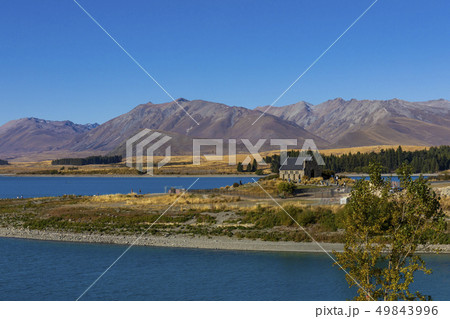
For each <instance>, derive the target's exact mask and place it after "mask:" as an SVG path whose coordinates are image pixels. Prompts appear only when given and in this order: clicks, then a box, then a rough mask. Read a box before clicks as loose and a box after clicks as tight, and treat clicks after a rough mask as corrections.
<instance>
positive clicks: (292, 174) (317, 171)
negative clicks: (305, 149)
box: [280, 156, 322, 182]
mask: <svg viewBox="0 0 450 319" xmlns="http://www.w3.org/2000/svg"><path fill="white" fill-rule="evenodd" d="M303 176H306V177H308V178H311V177H321V176H322V167H321V166H319V165H318V164H317V162H316V161H315V159H314V158H313V157H312V156H306V157H288V158H286V161H285V162H284V163H283V164H282V165H281V166H280V178H281V179H283V180H285V181H290V182H299V181H301V180H302V177H303Z"/></svg>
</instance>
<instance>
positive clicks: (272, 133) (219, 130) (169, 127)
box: [64, 99, 328, 152]
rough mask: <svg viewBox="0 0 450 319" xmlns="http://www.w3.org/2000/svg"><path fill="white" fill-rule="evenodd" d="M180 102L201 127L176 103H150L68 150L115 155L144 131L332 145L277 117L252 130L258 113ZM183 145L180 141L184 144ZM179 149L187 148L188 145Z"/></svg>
mask: <svg viewBox="0 0 450 319" xmlns="http://www.w3.org/2000/svg"><path fill="white" fill-rule="evenodd" d="M177 102H178V103H179V104H180V105H181V106H182V107H183V108H184V109H185V110H186V111H187V112H188V113H189V114H190V115H191V116H192V117H193V118H194V119H195V120H196V121H197V122H198V125H197V124H196V123H195V122H194V121H193V120H192V119H191V118H190V117H189V116H187V115H186V113H185V112H184V111H183V110H182V109H181V108H180V106H178V105H177V104H176V103H175V102H170V103H162V104H152V103H147V104H142V105H139V106H137V107H136V108H134V109H133V110H131V111H130V112H128V113H126V114H123V115H121V116H118V117H116V118H114V119H112V120H110V121H108V122H106V123H104V124H102V125H100V126H99V127H97V128H95V129H94V130H91V131H89V132H86V133H85V134H81V135H79V136H77V137H75V138H74V140H72V141H71V142H70V143H68V144H67V145H65V146H64V147H65V148H68V149H71V150H73V151H77V152H78V151H84V150H87V149H89V150H98V151H112V150H114V149H116V148H117V147H118V146H119V145H121V144H122V143H123V142H124V140H126V139H127V138H129V137H131V136H133V135H134V134H136V133H137V132H139V131H140V130H142V129H144V128H148V129H154V130H162V131H166V132H174V133H177V134H180V135H184V136H187V137H190V138H221V139H225V140H228V139H237V140H238V141H237V142H238V144H239V141H240V139H249V140H250V141H251V142H253V143H255V142H256V141H257V140H258V139H260V138H265V139H270V138H297V139H298V141H299V143H301V144H303V141H304V139H314V141H315V142H316V143H317V144H318V146H320V147H324V146H326V145H328V143H327V142H326V141H325V140H323V139H321V138H320V137H318V136H316V135H314V134H311V133H310V132H308V131H306V130H305V129H303V128H302V127H300V126H299V125H297V124H295V123H293V122H288V121H285V120H283V119H281V118H279V117H276V116H273V115H267V116H264V117H262V118H261V119H260V120H259V121H257V122H256V124H255V125H253V126H252V123H253V122H254V121H255V119H256V118H257V117H258V116H260V114H261V113H260V112H259V111H257V110H250V109H246V108H243V107H230V106H227V105H224V104H220V103H214V102H207V101H202V100H195V101H188V100H185V99H178V100H177ZM182 142H183V141H181V140H180V144H181V143H182ZM268 146H269V143H268V142H267V143H266V147H268ZM179 147H180V148H182V149H184V148H185V146H184V145H180V146H179ZM190 147H191V148H192V146H190Z"/></svg>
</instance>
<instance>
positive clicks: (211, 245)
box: [0, 227, 450, 254]
mask: <svg viewBox="0 0 450 319" xmlns="http://www.w3.org/2000/svg"><path fill="white" fill-rule="evenodd" d="M1 237H4V238H19V239H29V240H40V241H57V242H72V243H91V244H113V245H126V246H129V245H134V246H150V247H171V248H193V249H212V250H238V251H267V252H300V253H302V252H303V253H325V251H326V252H327V253H332V252H333V251H336V252H342V251H343V249H344V244H342V243H320V246H319V245H318V244H317V243H314V242H286V241H278V242H273V241H263V240H258V239H256V240H252V239H236V238H230V237H225V236H216V237H205V236H195V237H194V236H187V235H180V234H174V235H170V236H155V235H144V236H142V237H140V236H139V235H136V236H132V235H105V234H95V233H91V234H88V233H70V232H59V231H40V230H29V229H18V228H11V227H9V228H5V227H3V228H0V238H1ZM138 238H139V239H138ZM136 240H137V241H136ZM322 248H323V249H322ZM439 248H441V249H442V251H441V252H440V253H444V254H450V245H439ZM324 250H325V251H324ZM418 252H420V253H425V254H427V253H430V252H425V251H418Z"/></svg>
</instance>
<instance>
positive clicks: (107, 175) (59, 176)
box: [0, 174, 267, 178]
mask: <svg viewBox="0 0 450 319" xmlns="http://www.w3.org/2000/svg"><path fill="white" fill-rule="evenodd" d="M0 176H8V177H56V178H61V177H108V178H120V177H134V178H158V177H164V178H168V177H173V178H177V177H193V178H201V177H205V178H206V177H208V178H209V177H214V178H218V177H232V178H252V177H253V178H261V177H264V176H267V175H232V174H230V175H227V174H210V175H181V174H180V175H175V174H170V175H145V174H144V175H110V174H86V175H84V174H73V175H48V174H47V175H45V174H44V175H39V174H0Z"/></svg>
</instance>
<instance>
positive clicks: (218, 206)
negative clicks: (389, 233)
mask: <svg viewBox="0 0 450 319" xmlns="http://www.w3.org/2000/svg"><path fill="white" fill-rule="evenodd" d="M262 183H263V184H264V188H267V189H268V190H269V192H271V193H272V194H273V195H274V196H275V195H276V194H278V195H276V196H279V191H280V188H279V187H278V186H279V185H283V182H279V181H276V180H272V181H271V180H269V181H262ZM239 188H241V190H244V191H243V192H242V193H244V192H245V188H247V189H248V192H249V193H251V192H253V191H256V190H257V189H260V188H259V186H257V185H251V186H244V187H243V186H239V187H237V188H236V189H239ZM242 193H241V194H242ZM265 195H267V194H265ZM177 198H178V199H177ZM277 201H279V202H280V203H281V205H282V206H283V208H284V210H286V212H288V213H289V215H291V216H292V217H293V218H294V219H295V220H296V221H298V223H299V224H300V225H301V226H302V227H304V228H305V229H306V230H307V231H308V232H309V233H310V234H311V235H312V236H313V237H314V238H315V239H316V240H317V241H321V242H343V240H344V233H343V228H344V226H343V214H344V208H343V207H344V206H340V205H310V204H306V203H307V202H306V201H305V200H302V199H301V198H298V197H296V198H294V197H289V196H288V197H286V198H285V199H282V198H279V197H278V198H277ZM173 202H175V204H174V205H173V206H171V207H170V209H169V210H168V211H167V212H166V213H165V214H164V216H162V217H161V218H159V219H158V217H159V216H160V215H161V214H162V213H163V212H164V211H165V210H166V209H167V207H168V205H170V204H171V203H173ZM443 203H444V205H443V206H444V209H445V207H446V206H445V205H448V202H447V198H444V202H443ZM446 203H447V204H446ZM153 223H154V224H153ZM152 224H153V226H152V227H151V228H150V230H149V232H148V233H149V234H153V235H161V236H169V235H172V234H183V235H191V236H208V237H213V236H228V237H233V238H249V239H262V240H266V241H294V242H303V241H311V239H310V238H309V237H308V236H307V235H306V234H305V232H304V231H302V230H301V229H300V228H299V227H298V225H297V224H296V223H295V222H294V221H293V220H292V219H291V218H290V217H289V216H288V215H287V214H286V213H285V212H284V211H283V210H282V209H280V207H278V206H277V205H276V204H275V203H274V202H273V201H271V200H270V199H269V198H268V197H267V198H266V199H254V198H251V197H246V196H245V195H244V196H237V195H234V192H233V190H231V191H229V194H228V195H218V194H193V193H188V194H186V195H184V196H181V197H179V195H176V194H163V195H138V194H127V195H121V194H116V195H102V196H72V195H70V196H62V197H46V198H33V199H3V200H0V226H1V227H14V228H20V229H30V230H44V231H45V230H51V231H65V232H73V233H98V234H110V235H136V234H140V233H142V232H143V231H145V230H146V229H147V228H148V227H149V226H150V225H152ZM440 243H442V244H449V243H450V236H449V234H448V233H445V234H442V236H441V239H440Z"/></svg>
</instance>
